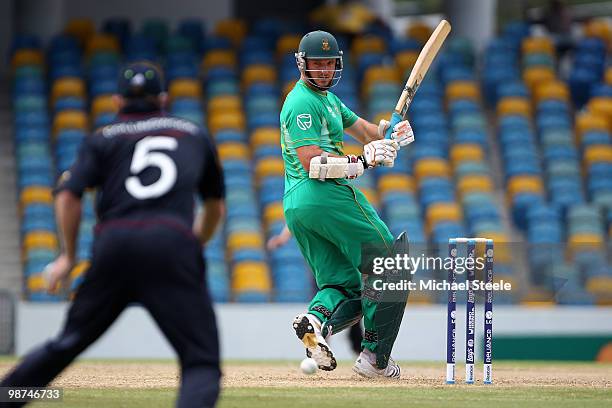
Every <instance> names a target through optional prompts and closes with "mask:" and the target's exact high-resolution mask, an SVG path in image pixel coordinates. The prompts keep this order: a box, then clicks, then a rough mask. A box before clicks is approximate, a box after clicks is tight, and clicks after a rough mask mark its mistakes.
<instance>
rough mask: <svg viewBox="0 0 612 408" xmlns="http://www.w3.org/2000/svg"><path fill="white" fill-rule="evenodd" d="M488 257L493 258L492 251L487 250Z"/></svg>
mask: <svg viewBox="0 0 612 408" xmlns="http://www.w3.org/2000/svg"><path fill="white" fill-rule="evenodd" d="M487 256H488V257H489V258H491V257H492V256H493V250H492V249H487Z"/></svg>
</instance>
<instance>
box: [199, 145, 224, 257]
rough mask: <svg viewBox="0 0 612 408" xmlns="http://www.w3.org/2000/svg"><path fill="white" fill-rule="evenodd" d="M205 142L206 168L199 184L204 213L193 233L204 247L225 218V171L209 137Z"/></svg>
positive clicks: (200, 216)
mask: <svg viewBox="0 0 612 408" xmlns="http://www.w3.org/2000/svg"><path fill="white" fill-rule="evenodd" d="M204 140H205V143H204V166H203V170H202V174H201V176H200V183H199V191H200V195H201V197H202V206H203V211H202V213H200V214H199V216H198V217H196V219H195V222H194V225H193V233H194V235H195V236H196V237H197V238H198V239H199V240H200V242H201V243H202V245H204V244H206V243H207V242H208V241H210V239H211V238H212V237H213V235H214V234H215V230H216V229H217V226H218V225H219V223H220V221H221V220H222V219H223V217H224V216H225V183H224V181H223V170H222V169H221V165H220V164H219V158H218V156H217V149H216V148H215V146H214V145H213V144H212V142H211V141H210V140H209V139H208V137H204Z"/></svg>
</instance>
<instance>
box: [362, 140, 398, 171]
mask: <svg viewBox="0 0 612 408" xmlns="http://www.w3.org/2000/svg"><path fill="white" fill-rule="evenodd" d="M398 150H399V145H398V144H397V142H396V141H395V140H392V139H380V140H375V141H373V142H370V143H368V144H367V145H365V146H363V157H364V159H365V163H366V164H367V167H376V166H384V167H393V165H394V164H395V158H396V157H397V151H398Z"/></svg>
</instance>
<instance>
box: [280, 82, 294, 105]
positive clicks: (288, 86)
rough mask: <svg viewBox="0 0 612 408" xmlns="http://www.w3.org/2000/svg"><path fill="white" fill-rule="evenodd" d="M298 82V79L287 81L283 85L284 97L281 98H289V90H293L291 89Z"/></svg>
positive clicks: (283, 99)
mask: <svg viewBox="0 0 612 408" xmlns="http://www.w3.org/2000/svg"><path fill="white" fill-rule="evenodd" d="M296 83H297V80H295V81H289V82H287V83H285V85H283V97H282V99H281V100H282V101H283V102H284V101H285V99H286V98H287V95H289V92H291V90H292V89H293V88H294V87H295V84H296Z"/></svg>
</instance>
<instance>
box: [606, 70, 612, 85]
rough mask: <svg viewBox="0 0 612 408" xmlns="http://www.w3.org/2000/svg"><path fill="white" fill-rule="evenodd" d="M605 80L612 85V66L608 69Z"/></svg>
mask: <svg viewBox="0 0 612 408" xmlns="http://www.w3.org/2000/svg"><path fill="white" fill-rule="evenodd" d="M605 80H606V84H607V85H612V67H608V68H607V69H606V76H605Z"/></svg>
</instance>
